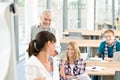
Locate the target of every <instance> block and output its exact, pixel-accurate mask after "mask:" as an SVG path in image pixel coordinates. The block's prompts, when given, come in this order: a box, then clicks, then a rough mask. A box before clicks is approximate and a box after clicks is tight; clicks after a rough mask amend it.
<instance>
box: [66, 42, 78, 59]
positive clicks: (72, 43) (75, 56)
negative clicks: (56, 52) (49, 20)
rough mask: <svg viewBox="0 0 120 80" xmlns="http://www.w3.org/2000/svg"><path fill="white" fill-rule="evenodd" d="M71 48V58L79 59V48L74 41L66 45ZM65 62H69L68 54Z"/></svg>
mask: <svg viewBox="0 0 120 80" xmlns="http://www.w3.org/2000/svg"><path fill="white" fill-rule="evenodd" d="M69 45H70V46H72V48H73V50H74V56H73V59H74V60H75V59H77V58H80V49H79V47H78V46H77V44H76V42H74V41H71V42H69V43H68V46H69ZM67 60H69V57H68V54H67Z"/></svg>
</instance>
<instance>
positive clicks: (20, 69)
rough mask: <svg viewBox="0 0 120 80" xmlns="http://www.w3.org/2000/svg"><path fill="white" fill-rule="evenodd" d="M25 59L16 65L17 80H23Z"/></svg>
mask: <svg viewBox="0 0 120 80" xmlns="http://www.w3.org/2000/svg"><path fill="white" fill-rule="evenodd" d="M24 64H25V59H23V60H21V61H19V62H18V63H17V77H18V80H25V66H24Z"/></svg>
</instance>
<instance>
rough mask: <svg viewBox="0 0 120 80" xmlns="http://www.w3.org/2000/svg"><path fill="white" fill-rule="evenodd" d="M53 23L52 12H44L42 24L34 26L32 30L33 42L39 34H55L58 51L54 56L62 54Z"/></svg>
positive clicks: (56, 50)
mask: <svg viewBox="0 0 120 80" xmlns="http://www.w3.org/2000/svg"><path fill="white" fill-rule="evenodd" d="M51 21H52V12H51V11H50V10H49V9H47V10H44V11H43V13H42V15H41V16H40V23H39V24H37V25H34V26H32V28H31V40H33V39H34V38H35V36H36V35H37V33H39V32H40V31H49V32H51V33H53V34H54V35H55V37H56V49H55V52H54V55H57V54H59V53H60V50H61V46H60V41H59V35H58V32H57V31H56V30H55V29H54V28H53V27H52V26H51Z"/></svg>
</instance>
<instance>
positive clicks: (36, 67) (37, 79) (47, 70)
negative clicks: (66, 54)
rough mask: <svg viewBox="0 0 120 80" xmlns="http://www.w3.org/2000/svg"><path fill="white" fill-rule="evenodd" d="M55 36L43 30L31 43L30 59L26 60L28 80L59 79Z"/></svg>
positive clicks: (29, 49)
mask: <svg viewBox="0 0 120 80" xmlns="http://www.w3.org/2000/svg"><path fill="white" fill-rule="evenodd" d="M55 43H56V39H55V36H54V35H53V34H52V33H50V32H48V31H41V32H39V33H38V34H37V36H36V37H35V39H34V40H32V41H31V42H30V44H29V48H28V53H29V59H28V61H26V65H25V67H26V69H25V71H26V80H42V79H43V80H44V79H45V80H59V69H58V64H57V61H56V59H54V57H51V56H53V52H54V50H55Z"/></svg>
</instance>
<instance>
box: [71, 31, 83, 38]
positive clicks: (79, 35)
mask: <svg viewBox="0 0 120 80" xmlns="http://www.w3.org/2000/svg"><path fill="white" fill-rule="evenodd" d="M69 38H76V39H82V33H81V32H69Z"/></svg>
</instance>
